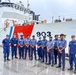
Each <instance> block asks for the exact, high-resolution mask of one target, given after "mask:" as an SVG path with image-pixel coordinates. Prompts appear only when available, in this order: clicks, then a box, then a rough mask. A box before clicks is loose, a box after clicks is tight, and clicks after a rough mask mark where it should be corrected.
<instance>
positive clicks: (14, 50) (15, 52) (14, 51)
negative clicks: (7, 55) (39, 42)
mask: <svg viewBox="0 0 76 75" xmlns="http://www.w3.org/2000/svg"><path fill="white" fill-rule="evenodd" d="M14 55H15V57H17V47H16V46H12V58H13V56H14Z"/></svg>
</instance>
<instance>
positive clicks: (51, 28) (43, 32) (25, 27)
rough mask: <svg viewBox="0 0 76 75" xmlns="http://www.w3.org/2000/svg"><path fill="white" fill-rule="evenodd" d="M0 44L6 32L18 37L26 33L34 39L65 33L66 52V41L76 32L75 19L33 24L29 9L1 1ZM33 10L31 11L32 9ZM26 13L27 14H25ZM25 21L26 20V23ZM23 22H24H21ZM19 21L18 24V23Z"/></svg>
mask: <svg viewBox="0 0 76 75" xmlns="http://www.w3.org/2000/svg"><path fill="white" fill-rule="evenodd" d="M0 10H2V11H1V12H0V22H1V25H0V45H2V39H3V38H5V35H6V34H9V36H10V38H11V37H12V36H13V34H16V35H17V37H18V38H20V35H21V34H23V35H24V38H26V36H27V35H30V37H32V35H35V37H36V39H38V38H39V37H43V36H46V38H47V39H49V36H53V38H54V35H56V34H58V35H60V34H61V33H63V34H65V39H66V40H67V48H66V50H65V52H66V54H67V53H68V43H69V41H70V40H71V35H75V34H76V20H72V21H65V22H59V23H46V24H35V23H32V21H33V22H34V21H35V20H34V19H33V16H34V15H32V13H30V12H31V10H30V9H28V10H29V11H27V8H25V7H24V6H23V5H22V6H20V5H18V4H15V3H10V2H1V3H0ZM32 12H33V11H32ZM27 14H28V15H29V16H27ZM25 21H28V23H26V22H25ZM23 22H25V23H24V24H22V23H23ZM19 23H20V24H19Z"/></svg>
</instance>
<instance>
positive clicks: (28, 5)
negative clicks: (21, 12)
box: [27, 0, 30, 9]
mask: <svg viewBox="0 0 76 75" xmlns="http://www.w3.org/2000/svg"><path fill="white" fill-rule="evenodd" d="M29 6H30V4H29V0H27V9H29Z"/></svg>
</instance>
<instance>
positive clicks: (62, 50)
mask: <svg viewBox="0 0 76 75" xmlns="http://www.w3.org/2000/svg"><path fill="white" fill-rule="evenodd" d="M66 44H67V42H66V40H65V39H64V34H61V35H60V40H59V42H58V59H59V65H58V66H57V68H60V67H61V60H62V71H64V70H65V48H66Z"/></svg>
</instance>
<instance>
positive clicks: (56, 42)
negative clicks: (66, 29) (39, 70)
mask: <svg viewBox="0 0 76 75" xmlns="http://www.w3.org/2000/svg"><path fill="white" fill-rule="evenodd" d="M57 56H58V35H55V39H54V57H55V64H57Z"/></svg>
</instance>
